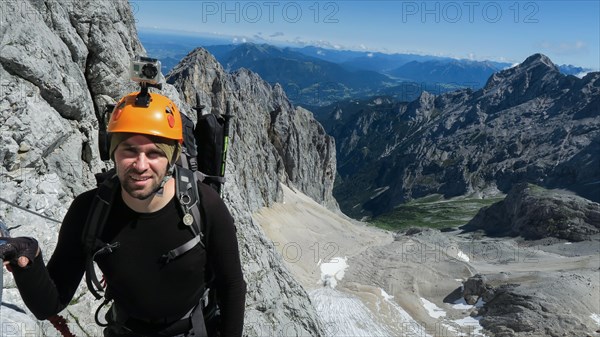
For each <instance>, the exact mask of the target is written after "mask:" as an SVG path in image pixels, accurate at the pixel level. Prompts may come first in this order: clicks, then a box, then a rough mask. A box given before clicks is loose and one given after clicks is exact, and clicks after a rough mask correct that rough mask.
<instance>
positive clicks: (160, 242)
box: [14, 184, 246, 336]
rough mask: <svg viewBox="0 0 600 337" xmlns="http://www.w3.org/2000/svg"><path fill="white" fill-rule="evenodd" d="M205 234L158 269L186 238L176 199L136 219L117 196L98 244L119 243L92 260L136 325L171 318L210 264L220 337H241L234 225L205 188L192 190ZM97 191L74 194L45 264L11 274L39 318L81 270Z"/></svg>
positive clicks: (180, 312) (65, 295)
mask: <svg viewBox="0 0 600 337" xmlns="http://www.w3.org/2000/svg"><path fill="white" fill-rule="evenodd" d="M199 188H200V192H201V196H202V204H203V205H202V207H201V211H204V210H207V211H206V214H205V216H204V217H203V220H205V221H206V223H205V224H204V226H209V227H208V228H209V229H208V231H207V238H206V240H205V241H206V245H207V247H208V251H205V250H204V248H203V247H202V246H201V245H196V246H195V247H194V248H193V249H192V250H190V251H188V252H186V253H185V254H183V255H181V256H179V257H178V258H176V259H175V260H173V261H171V262H169V263H168V264H165V263H164V260H163V259H162V258H161V257H162V256H163V254H165V253H167V252H168V251H169V250H171V249H173V248H176V247H178V246H180V245H181V244H183V243H185V242H187V241H188V240H190V239H191V238H193V233H192V231H191V230H190V228H189V227H187V226H186V225H184V224H183V222H182V219H181V218H182V217H181V215H180V214H179V210H178V206H177V204H176V201H175V199H172V200H171V201H170V202H169V203H168V204H167V205H166V206H165V207H163V208H162V209H161V210H159V211H157V212H153V213H137V212H135V211H133V210H131V209H130V208H129V207H127V206H126V205H125V203H124V202H123V200H122V198H121V196H120V193H117V197H116V198H115V199H116V200H115V201H114V205H113V206H112V210H111V214H110V215H109V218H108V221H107V223H106V225H105V230H104V231H103V234H102V239H103V241H104V242H107V243H114V242H119V244H120V245H119V247H118V248H117V249H115V250H114V251H113V252H112V253H108V254H105V255H101V256H99V257H97V258H96V260H97V262H98V266H99V267H100V269H101V270H102V272H103V274H104V277H105V279H106V281H107V284H108V289H109V291H110V292H111V295H112V297H113V299H114V300H115V303H118V305H119V306H120V307H121V308H123V309H125V310H126V312H127V313H128V314H129V315H130V316H131V317H132V318H136V319H140V320H143V321H155V320H156V321H161V322H164V321H165V319H166V320H173V321H175V320H177V319H179V318H180V317H182V316H184V315H185V314H186V313H187V312H188V311H189V310H190V309H191V308H192V307H194V306H195V305H197V304H198V302H199V300H200V297H201V296H202V291H203V287H202V286H201V285H202V284H203V283H204V272H205V264H206V262H207V263H208V264H210V266H211V268H212V270H213V273H214V277H215V282H214V285H215V286H216V288H217V294H218V296H219V303H220V306H221V314H222V323H223V324H222V328H221V331H222V335H223V336H241V334H242V328H243V316H244V305H245V294H246V283H245V282H244V279H243V275H242V271H241V264H240V258H239V250H238V244H237V239H236V234H235V227H234V225H233V219H232V217H231V215H230V214H229V211H228V210H227V207H226V206H225V204H224V203H223V201H222V200H221V199H220V198H219V196H218V195H217V194H216V192H214V191H213V190H212V189H211V188H210V187H208V186H207V185H204V184H199ZM95 194H96V190H92V191H88V192H86V193H83V194H81V195H80V196H78V197H77V198H75V200H74V201H73V203H72V204H71V207H70V208H69V210H68V212H67V214H66V216H65V218H64V220H63V223H62V226H61V229H60V233H59V237H58V243H57V246H56V249H55V251H54V253H53V254H52V257H51V258H50V260H49V261H48V265H47V267H45V266H44V263H43V260H42V257H41V254H40V255H39V256H38V257H37V258H36V260H35V261H34V263H33V264H32V266H31V267H29V268H14V276H15V280H16V283H17V285H18V288H19V291H20V293H21V296H22V298H23V300H24V301H25V304H26V305H27V307H28V308H29V309H30V310H31V311H32V312H33V314H34V315H35V316H36V317H37V318H38V319H46V318H48V317H50V316H52V315H54V314H56V313H58V312H59V311H61V310H63V309H64V308H65V307H66V306H67V305H68V304H69V302H70V301H71V299H72V298H73V295H74V293H75V291H76V289H77V287H78V286H79V283H80V282H81V279H82V277H83V274H84V272H85V263H86V254H85V250H84V246H83V242H82V232H83V227H84V224H85V220H86V217H87V214H88V211H89V210H90V207H91V204H92V200H93V198H94V196H95Z"/></svg>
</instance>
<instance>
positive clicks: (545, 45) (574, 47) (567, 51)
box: [539, 41, 588, 55]
mask: <svg viewBox="0 0 600 337" xmlns="http://www.w3.org/2000/svg"><path fill="white" fill-rule="evenodd" d="M539 47H540V48H541V49H544V50H547V51H549V52H552V53H556V54H559V55H573V54H579V53H583V52H587V51H588V46H587V44H586V43H585V42H583V41H575V42H549V41H544V42H542V43H540V45H539Z"/></svg>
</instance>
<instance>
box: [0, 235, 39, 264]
mask: <svg viewBox="0 0 600 337" xmlns="http://www.w3.org/2000/svg"><path fill="white" fill-rule="evenodd" d="M38 254H39V247H38V242H37V241H36V240H35V239H34V238H30V237H18V238H7V237H0V258H2V259H3V260H4V264H5V265H8V264H9V263H12V264H17V265H18V266H19V267H21V268H24V267H26V266H28V265H29V264H31V263H32V262H33V260H34V259H35V257H36V256H37V255H38Z"/></svg>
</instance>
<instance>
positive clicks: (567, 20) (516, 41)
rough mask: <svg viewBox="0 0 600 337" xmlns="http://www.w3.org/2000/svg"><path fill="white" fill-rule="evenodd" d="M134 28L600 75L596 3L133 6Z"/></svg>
mask: <svg viewBox="0 0 600 337" xmlns="http://www.w3.org/2000/svg"><path fill="white" fill-rule="evenodd" d="M130 3H131V4H132V9H133V12H134V15H135V18H136V21H137V26H138V28H140V29H143V28H155V29H159V30H165V31H167V30H169V31H181V32H190V33H197V34H202V35H209V34H215V35H219V36H223V37H227V38H229V39H231V41H234V39H235V41H237V42H240V41H253V42H267V43H269V42H270V43H273V44H281V43H295V44H300V45H302V44H312V45H320V46H323V47H332V48H340V49H351V50H365V51H382V52H387V53H417V54H427V55H438V56H449V57H455V58H465V59H474V60H494V61H504V62H510V63H516V62H521V61H523V60H524V59H525V58H527V57H528V56H530V55H531V54H534V53H543V54H545V55H547V56H549V57H550V59H552V61H553V62H554V63H556V64H573V65H576V66H582V67H587V68H592V69H594V70H599V69H600V1H599V0H589V1H553V0H547V1H469V0H466V1H345V0H344V1H197V0H187V1H177V0H168V1H167V0H130Z"/></svg>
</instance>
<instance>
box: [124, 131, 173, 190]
mask: <svg viewBox="0 0 600 337" xmlns="http://www.w3.org/2000/svg"><path fill="white" fill-rule="evenodd" d="M114 158H115V166H116V169H117V176H118V177H119V181H120V182H121V186H122V187H123V189H124V190H125V192H127V193H128V194H129V195H130V196H132V197H134V198H136V199H140V200H144V199H146V198H148V197H150V196H151V195H152V194H153V193H154V192H156V190H157V189H158V187H159V186H160V183H161V182H162V180H163V178H164V176H165V175H166V174H167V166H168V164H169V160H168V159H167V156H166V155H165V153H164V152H163V151H162V150H161V149H159V148H158V147H157V146H156V144H154V143H153V142H152V141H151V140H150V139H149V138H147V137H146V136H143V135H134V136H131V137H129V138H127V139H126V140H124V141H123V142H121V143H120V144H119V145H118V146H117V148H116V150H115V154H114Z"/></svg>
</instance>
